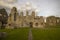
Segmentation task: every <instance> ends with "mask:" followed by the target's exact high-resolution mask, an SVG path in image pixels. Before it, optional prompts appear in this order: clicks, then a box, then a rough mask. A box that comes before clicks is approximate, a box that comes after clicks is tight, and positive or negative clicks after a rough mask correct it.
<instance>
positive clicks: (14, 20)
mask: <svg viewBox="0 0 60 40" xmlns="http://www.w3.org/2000/svg"><path fill="white" fill-rule="evenodd" d="M14 21H16V13H14Z"/></svg>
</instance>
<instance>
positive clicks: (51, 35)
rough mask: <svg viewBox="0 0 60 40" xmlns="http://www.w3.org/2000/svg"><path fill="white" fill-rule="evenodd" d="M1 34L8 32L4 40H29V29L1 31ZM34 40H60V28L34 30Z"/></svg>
mask: <svg viewBox="0 0 60 40" xmlns="http://www.w3.org/2000/svg"><path fill="white" fill-rule="evenodd" d="M0 32H7V35H8V36H7V37H6V38H4V39H3V40H28V32H29V28H20V29H0ZM32 35H33V40H60V28H45V29H37V28H32Z"/></svg>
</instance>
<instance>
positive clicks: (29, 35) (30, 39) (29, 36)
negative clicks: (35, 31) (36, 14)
mask: <svg viewBox="0 0 60 40" xmlns="http://www.w3.org/2000/svg"><path fill="white" fill-rule="evenodd" d="M28 40H32V29H31V28H30V30H29V34H28Z"/></svg>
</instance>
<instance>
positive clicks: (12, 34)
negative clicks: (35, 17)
mask: <svg viewBox="0 0 60 40" xmlns="http://www.w3.org/2000/svg"><path fill="white" fill-rule="evenodd" d="M28 31H29V29H28V28H20V29H2V30H0V32H7V35H8V36H7V37H6V38H4V39H2V40H28Z"/></svg>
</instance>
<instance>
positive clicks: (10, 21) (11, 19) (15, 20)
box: [8, 7, 19, 28]
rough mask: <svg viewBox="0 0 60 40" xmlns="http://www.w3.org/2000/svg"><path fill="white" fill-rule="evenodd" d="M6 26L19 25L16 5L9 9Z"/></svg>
mask: <svg viewBox="0 0 60 40" xmlns="http://www.w3.org/2000/svg"><path fill="white" fill-rule="evenodd" d="M8 26H11V27H12V28H14V27H15V28H16V26H19V15H18V12H17V8H16V7H13V8H12V9H11V13H10V15H9V18H8Z"/></svg>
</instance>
